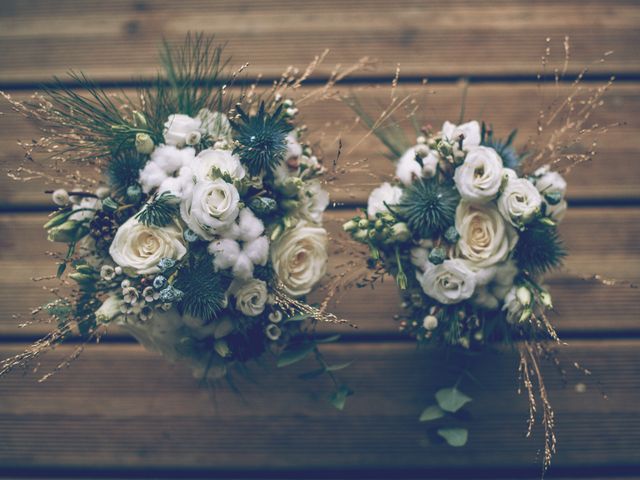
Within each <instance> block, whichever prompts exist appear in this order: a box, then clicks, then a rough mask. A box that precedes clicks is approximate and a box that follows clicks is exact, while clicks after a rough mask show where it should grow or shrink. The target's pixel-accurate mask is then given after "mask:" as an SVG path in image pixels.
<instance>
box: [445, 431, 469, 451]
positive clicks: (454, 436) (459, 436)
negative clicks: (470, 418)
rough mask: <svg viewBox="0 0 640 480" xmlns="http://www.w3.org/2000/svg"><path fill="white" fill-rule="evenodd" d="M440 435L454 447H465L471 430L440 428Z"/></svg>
mask: <svg viewBox="0 0 640 480" xmlns="http://www.w3.org/2000/svg"><path fill="white" fill-rule="evenodd" d="M438 435H440V436H441V437H442V438H444V440H445V441H446V442H447V443H448V444H449V445H450V446H452V447H464V446H465V445H466V444H467V440H468V438H469V431H468V430H467V429H466V428H439V429H438Z"/></svg>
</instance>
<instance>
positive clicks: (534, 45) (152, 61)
mask: <svg viewBox="0 0 640 480" xmlns="http://www.w3.org/2000/svg"><path fill="white" fill-rule="evenodd" d="M639 25H640V13H639V12H638V9H637V8H636V5H635V4H634V3H633V2H629V1H624V0H615V1H609V2H597V1H580V0H570V1H563V2H556V1H551V0H548V1H542V2H535V3H532V2H528V1H526V0H519V1H506V0H490V1H478V2H472V1H469V0H465V1H431V2H424V1H420V0H402V1H397V2H385V1H382V0H373V1H369V2H367V3H366V4H363V3H361V2H357V1H353V0H351V1H339V0H330V1H323V2H294V1H293V0H289V1H284V0H269V1H261V0H245V1H237V0H225V1H219V2H216V3H215V4H212V3H210V2H206V1H205V0H188V1H181V2H171V1H166V0H162V1H153V2H152V1H148V0H125V1H122V0H118V1H111V2H101V1H99V0H90V1H85V2H81V3H79V2H77V1H75V0H65V1H57V2H55V3H51V2H49V1H46V0H38V1H30V2H22V1H19V0H10V1H4V2H3V5H2V10H1V11H0V51H2V52H3V55H2V57H1V58H0V72H1V73H0V82H37V81H43V80H48V79H49V78H50V75H52V74H57V75H60V74H64V73H65V72H66V71H67V70H69V69H71V68H73V69H76V70H83V71H85V72H86V73H88V74H90V75H91V76H92V77H95V78H96V79H98V80H110V81H122V80H125V81H126V80H129V79H130V78H131V77H136V78H138V77H140V76H142V77H145V78H149V77H150V76H152V75H154V74H155V72H156V71H157V68H158V67H157V65H158V55H157V50H158V45H159V43H160V41H161V39H162V38H163V37H166V38H167V39H169V40H170V41H177V42H180V41H181V40H182V38H183V36H184V34H185V32H187V31H204V32H206V33H213V34H215V35H216V36H217V38H218V39H219V40H220V41H227V42H229V48H228V53H229V54H231V55H232V56H233V58H234V61H235V63H236V64H237V65H240V64H243V63H245V62H249V63H250V64H251V66H252V71H253V72H254V74H255V73H262V74H265V75H267V76H271V77H273V76H277V75H279V74H280V73H281V72H282V71H283V69H284V68H285V67H286V66H287V65H289V64H293V65H296V66H298V67H300V68H304V67H305V66H306V65H307V64H308V63H309V62H310V61H311V60H312V59H313V56H314V55H317V54H320V53H321V52H322V51H324V50H325V49H327V48H329V49H331V50H332V51H333V53H332V54H331V56H330V58H329V60H328V61H327V62H326V64H325V65H324V66H323V67H322V68H320V69H319V70H318V71H317V74H318V75H327V74H329V73H330V71H331V69H332V68H333V66H334V65H335V64H336V63H341V64H346V63H353V62H355V61H356V60H357V59H359V58H360V57H362V56H365V55H367V56H370V57H373V58H376V59H378V60H379V64H380V67H379V69H378V70H377V71H376V72H375V74H377V75H386V76H391V75H392V74H393V72H394V70H395V67H396V65H397V64H398V63H399V64H401V65H402V69H403V71H404V72H405V74H406V75H415V76H420V77H422V76H428V75H429V76H434V75H435V76H437V75H445V76H450V75H455V76H459V75H528V76H532V75H534V74H535V73H537V72H538V71H539V70H541V63H542V62H541V60H540V57H541V55H542V54H543V53H544V50H545V46H546V44H545V38H550V39H552V43H551V45H552V55H553V57H552V58H553V60H554V61H553V62H552V64H553V66H557V67H558V68H562V62H563V60H564V53H563V47H562V41H563V39H564V37H565V36H569V37H570V39H571V45H572V46H571V56H572V61H571V63H570V72H572V73H575V72H577V71H580V70H581V69H582V68H583V67H584V66H585V65H588V64H592V67H591V68H592V70H593V71H596V72H604V73H608V72H611V71H614V72H617V73H626V72H634V73H635V72H637V71H638V54H637V51H636V49H635V45H636V44H637V43H638V41H640V34H639V32H640V30H639V29H638V26H639ZM611 50H614V51H615V54H614V55H611V56H610V57H609V60H608V62H607V63H605V64H601V63H598V62H597V60H598V59H600V58H601V56H602V55H603V53H605V52H607V51H611ZM363 74H364V75H367V74H369V75H370V74H371V73H370V72H364V73H363Z"/></svg>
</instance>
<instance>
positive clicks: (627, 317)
mask: <svg viewBox="0 0 640 480" xmlns="http://www.w3.org/2000/svg"><path fill="white" fill-rule="evenodd" d="M353 214H354V211H353V210H337V211H332V212H330V213H329V214H327V228H328V229H329V231H330V232H331V234H332V235H333V236H334V237H336V238H340V239H341V240H346V237H345V236H344V235H342V234H341V233H340V229H341V224H342V222H343V221H345V220H346V219H348V218H350V217H352V216H353ZM45 219H46V216H45V214H4V215H1V216H0V247H1V248H0V269H1V270H2V272H4V275H2V276H0V333H2V334H6V335H27V336H28V335H36V334H42V333H43V332H44V331H46V330H47V329H48V328H49V326H48V325H34V326H31V327H28V328H22V329H18V328H17V324H18V323H20V322H21V321H24V320H26V319H29V314H28V313H29V312H30V311H31V309H32V308H33V307H36V306H39V305H43V304H44V303H46V302H47V301H51V300H52V299H53V298H54V297H53V296H52V295H51V294H50V293H49V292H48V291H46V290H44V289H43V286H44V285H55V282H54V283H46V282H42V283H40V284H38V283H34V282H33V281H32V280H31V278H33V277H40V276H47V275H52V274H54V273H55V268H56V267H55V259H54V258H51V257H49V256H47V255H45V254H44V252H46V251H52V250H53V251H55V250H56V249H57V250H58V251H59V246H57V245H55V244H52V243H50V242H48V241H47V240H46V234H45V232H44V231H43V230H42V224H43V223H44V222H45ZM561 228H562V234H563V238H564V239H565V241H566V244H567V248H568V249H569V252H570V255H569V257H568V259H567V262H566V271H564V272H557V273H555V274H553V275H550V277H549V286H550V288H551V291H552V294H553V297H554V303H555V306H556V309H557V312H558V315H556V316H555V318H556V319H557V323H558V326H559V328H560V330H562V331H563V332H567V333H572V334H578V335H580V334H582V333H583V332H585V331H587V332H593V331H600V332H614V331H618V332H621V331H638V329H640V323H638V318H639V317H640V307H639V302H638V297H639V290H638V289H637V288H630V287H629V286H627V285H619V286H615V287H608V286H604V285H602V284H600V283H598V282H594V281H586V280H583V279H581V278H579V277H580V276H588V275H592V274H594V273H599V274H601V275H603V276H605V277H606V278H617V279H619V280H625V279H626V280H630V281H634V282H638V281H639V280H640V244H639V243H638V241H637V239H638V238H639V237H640V210H638V209H635V208H618V209H614V208H611V209H599V208H579V209H578V208H576V209H572V210H570V211H569V213H568V215H567V218H566V219H565V221H564V223H563V224H562V225H561ZM594 232H598V233H597V234H594ZM358 248H359V245H358V244H356V243H346V244H345V243H344V242H343V241H341V242H339V245H338V246H337V247H335V249H334V251H332V258H331V264H332V268H333V269H332V270H331V271H334V272H335V271H338V268H339V267H340V266H342V265H344V264H345V262H346V261H347V260H348V259H349V258H353V257H352V253H353V251H352V249H358ZM360 264H362V262H360ZM372 298H375V301H372ZM399 302H400V301H399V295H398V292H397V290H396V287H395V284H394V282H393V280H392V279H391V278H388V279H386V280H385V282H384V283H382V284H380V285H378V286H376V288H375V290H373V291H372V290H370V289H369V288H362V289H357V288H354V289H352V290H350V291H348V292H346V293H345V294H344V295H342V296H339V297H337V303H336V304H335V305H334V306H333V310H334V311H335V312H336V313H337V314H339V315H341V316H343V317H344V318H346V319H349V320H351V321H353V322H354V323H356V324H357V325H358V327H359V328H358V330H356V331H355V333H357V334H363V333H376V334H381V333H387V334H388V333H394V332H395V331H396V327H397V326H396V324H394V322H393V320H392V319H393V316H394V315H395V314H398V313H401V309H400V307H399ZM17 314H22V315H23V318H22V319H16V318H13V315H17ZM341 330H344V329H342V328H341ZM344 333H345V334H349V333H352V332H351V331H349V330H347V331H345V332H344Z"/></svg>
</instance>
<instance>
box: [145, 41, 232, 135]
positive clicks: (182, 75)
mask: <svg viewBox="0 0 640 480" xmlns="http://www.w3.org/2000/svg"><path fill="white" fill-rule="evenodd" d="M223 50H224V46H223V45H216V44H215V41H214V37H207V36H205V35H203V34H196V35H191V34H187V36H186V38H185V41H184V43H183V44H182V45H181V46H179V47H172V46H171V45H170V44H169V43H168V42H166V41H165V42H164V44H163V48H162V50H161V54H160V57H161V61H162V66H163V70H164V72H163V74H161V75H158V77H157V78H156V81H155V82H154V84H153V85H152V86H151V87H148V88H144V89H142V90H140V92H139V95H140V96H141V97H142V98H143V99H144V102H143V113H144V116H145V119H146V121H147V123H148V128H149V130H150V132H151V133H150V135H151V136H152V138H153V140H154V142H155V143H156V144H158V143H162V142H163V132H164V124H165V122H166V121H167V118H168V117H169V115H171V114H173V113H183V114H186V115H189V116H192V117H194V116H196V115H197V114H198V112H199V111H200V110H201V109H203V108H206V109H208V110H211V111H223V112H224V111H227V110H228V109H229V107H230V106H231V105H232V104H233V96H232V95H231V94H230V92H229V91H227V92H226V94H225V95H223V90H222V86H223V85H224V84H225V80H228V81H227V83H226V87H227V88H228V87H229V86H231V85H232V84H233V79H231V80H229V79H224V78H222V76H223V74H224V71H225V69H226V67H227V65H228V64H229V59H228V58H223Z"/></svg>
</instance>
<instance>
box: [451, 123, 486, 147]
mask: <svg viewBox="0 0 640 480" xmlns="http://www.w3.org/2000/svg"><path fill="white" fill-rule="evenodd" d="M460 135H462V136H463V137H464V139H463V140H462V148H463V149H464V150H468V149H469V148H471V147H477V146H478V145H480V124H479V123H478V122H477V121H475V120H474V121H472V122H467V123H462V124H460V125H455V124H453V123H451V122H444V124H443V125H442V136H443V137H444V138H445V139H446V140H448V141H449V142H451V143H453V142H457V140H458V139H459V138H460Z"/></svg>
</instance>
